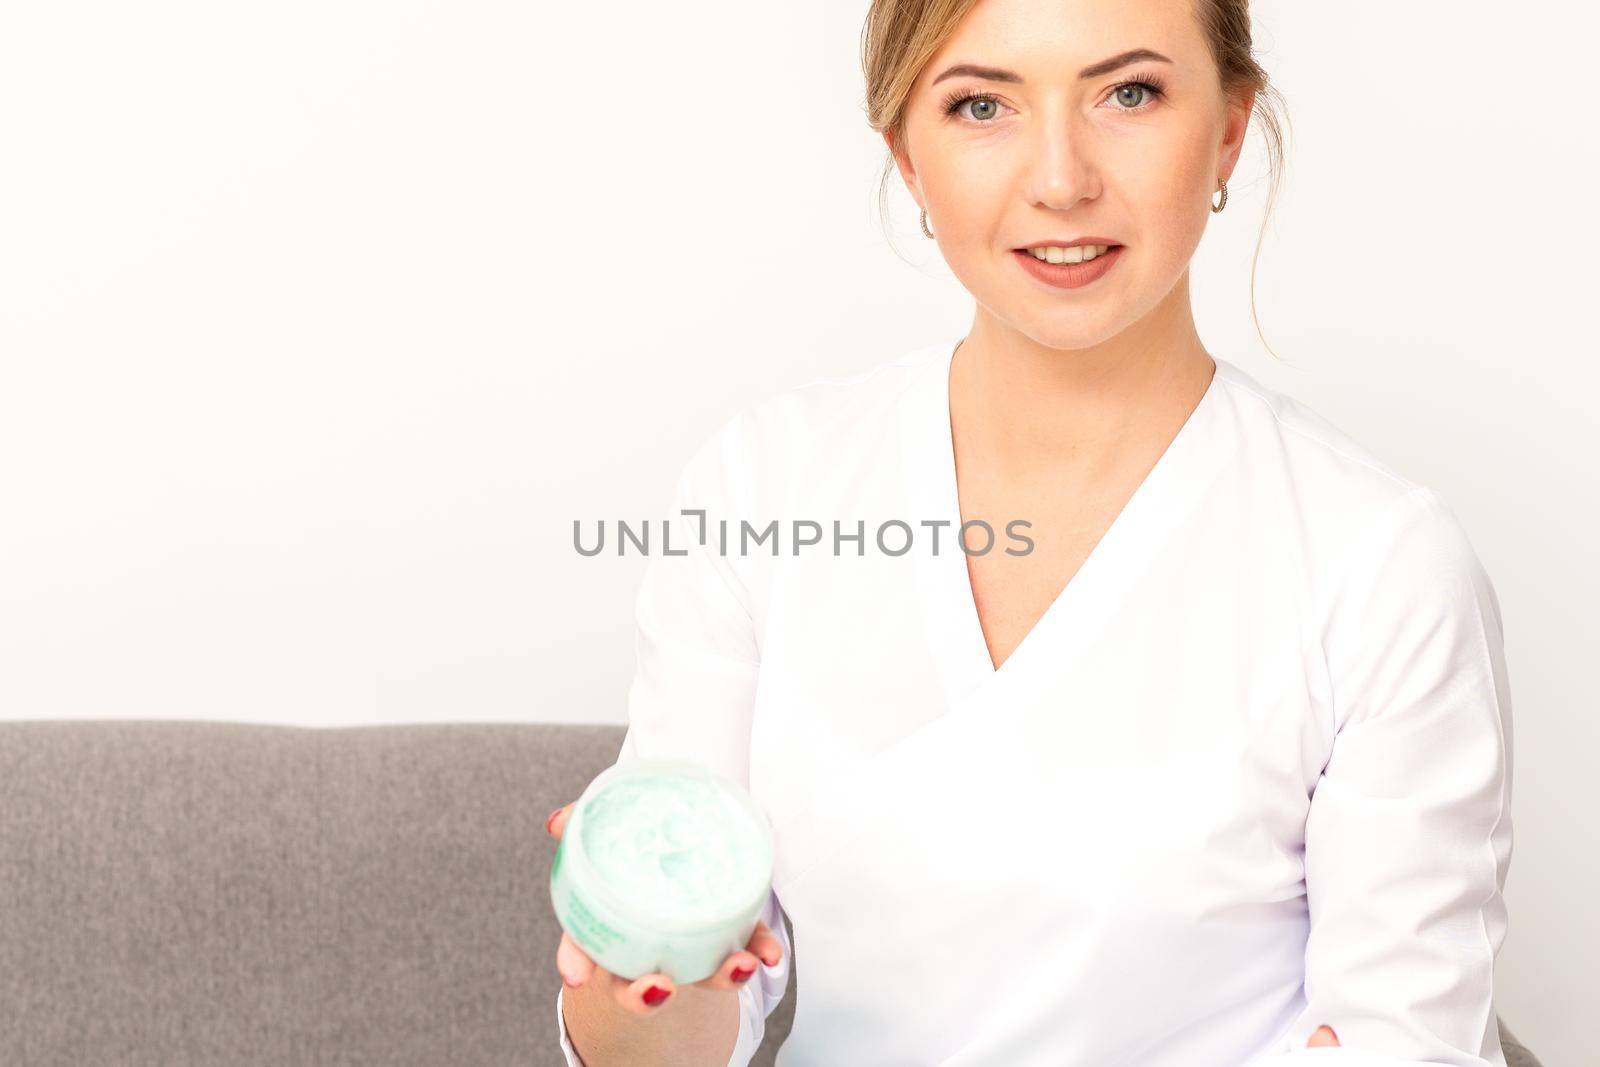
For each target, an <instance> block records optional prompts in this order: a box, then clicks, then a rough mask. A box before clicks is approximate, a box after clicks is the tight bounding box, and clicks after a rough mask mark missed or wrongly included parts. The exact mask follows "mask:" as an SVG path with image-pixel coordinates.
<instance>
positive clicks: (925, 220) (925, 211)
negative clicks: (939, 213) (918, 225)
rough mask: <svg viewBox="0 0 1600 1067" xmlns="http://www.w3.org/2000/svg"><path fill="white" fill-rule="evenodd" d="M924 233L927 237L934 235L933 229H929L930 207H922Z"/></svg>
mask: <svg viewBox="0 0 1600 1067" xmlns="http://www.w3.org/2000/svg"><path fill="white" fill-rule="evenodd" d="M922 233H923V235H924V236H926V237H932V236H933V231H932V230H930V229H928V209H927V208H923V209H922Z"/></svg>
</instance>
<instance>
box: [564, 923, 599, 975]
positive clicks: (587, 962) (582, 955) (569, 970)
mask: <svg viewBox="0 0 1600 1067" xmlns="http://www.w3.org/2000/svg"><path fill="white" fill-rule="evenodd" d="M556 970H557V971H559V972H560V974H561V980H562V981H563V982H565V983H566V984H567V985H569V986H571V987H573V988H574V989H576V988H577V987H578V986H581V985H582V984H583V983H585V982H587V981H588V980H589V979H590V977H591V976H592V975H593V974H594V971H595V964H594V960H592V959H590V958H589V955H588V953H586V952H584V951H583V949H581V948H579V947H578V944H577V942H575V941H573V940H572V938H571V937H570V936H569V935H568V934H567V932H566V931H565V930H563V931H562V932H561V944H559V945H557V946H556Z"/></svg>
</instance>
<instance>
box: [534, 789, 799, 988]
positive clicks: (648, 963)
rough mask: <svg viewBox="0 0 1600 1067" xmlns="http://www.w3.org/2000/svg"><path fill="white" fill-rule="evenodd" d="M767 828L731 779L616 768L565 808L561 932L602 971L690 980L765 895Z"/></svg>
mask: <svg viewBox="0 0 1600 1067" xmlns="http://www.w3.org/2000/svg"><path fill="white" fill-rule="evenodd" d="M772 859H773V844H772V831H771V829H770V827H769V826H768V824H767V819H766V816H765V815H764V814H763V813H762V812H761V809H760V808H758V807H757V806H756V803H755V801H754V800H753V799H752V798H751V797H750V794H749V793H748V792H747V791H746V790H745V789H744V788H743V787H741V786H740V785H739V784H738V783H737V782H734V781H732V780H731V779H729V778H727V777H726V776H724V775H721V774H717V773H715V772H713V771H711V770H709V769H707V768H705V767H703V766H701V765H700V764H697V763H692V762H688V761H683V760H655V759H650V760H644V759H634V760H626V761H624V762H622V763H617V764H614V765H612V766H610V767H608V768H606V769H605V770H604V771H602V772H600V774H599V775H597V776H596V777H595V779H594V780H593V781H592V782H590V783H589V785H588V787H587V788H586V789H584V791H583V795H582V796H580V797H579V798H578V802H577V803H576V804H574V805H573V807H572V811H571V812H570V813H569V814H568V816H567V823H566V826H565V827H564V828H563V829H562V831H561V839H560V841H559V842H558V844H557V845H556V855H555V859H554V860H553V861H552V863H551V866H550V898H551V901H552V903H553V904H554V905H555V911H556V919H557V921H559V922H560V923H561V928H562V929H563V930H565V931H566V932H567V934H568V935H569V936H570V937H571V938H572V940H573V941H575V942H576V943H577V945H578V947H579V948H581V949H583V951H584V952H586V953H587V954H588V955H589V958H590V959H592V960H594V961H595V962H596V963H598V964H599V965H600V966H602V967H604V968H605V969H606V970H608V971H611V972H612V973H613V974H617V975H620V976H622V977H623V978H628V979H633V978H637V977H638V976H640V975H642V974H649V973H651V972H653V971H659V972H660V973H662V974H665V975H667V976H669V977H670V978H671V979H672V980H673V981H674V982H677V983H679V984H680V985H682V984H687V983H690V982H698V981H700V980H701V979H703V978H707V977H709V976H711V975H712V974H714V973H716V970H717V968H718V967H720V966H721V965H722V961H723V960H725V959H727V958H728V955H729V954H730V953H733V952H737V951H739V950H740V949H742V948H744V947H745V945H746V944H748V943H749V941H750V935H751V934H752V933H753V932H754V931H755V928H756V921H757V919H758V918H759V917H760V914H761V910H762V908H763V907H764V906H765V904H766V902H767V894H768V893H769V892H770V891H771V888H772Z"/></svg>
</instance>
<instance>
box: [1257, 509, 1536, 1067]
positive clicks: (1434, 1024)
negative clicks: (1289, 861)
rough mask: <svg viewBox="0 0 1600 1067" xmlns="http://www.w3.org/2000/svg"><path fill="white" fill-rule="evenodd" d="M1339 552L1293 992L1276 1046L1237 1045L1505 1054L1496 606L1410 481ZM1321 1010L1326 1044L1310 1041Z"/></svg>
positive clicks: (1507, 706) (1421, 1059)
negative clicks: (1290, 1014) (1496, 987)
mask: <svg viewBox="0 0 1600 1067" xmlns="http://www.w3.org/2000/svg"><path fill="white" fill-rule="evenodd" d="M1349 559H1350V563H1349V564H1348V565H1347V567H1346V568H1345V570H1344V576H1343V579H1342V580H1337V588H1336V590H1335V592H1334V594H1333V595H1332V597H1331V598H1330V599H1329V601H1328V608H1327V612H1326V615H1325V617H1324V629H1323V632H1322V638H1323V644H1322V648H1323V652H1324V654H1325V656H1326V664H1327V669H1328V679H1329V682H1330V684H1331V692H1332V696H1333V707H1334V716H1333V719H1334V721H1333V722H1332V724H1330V725H1331V729H1332V730H1333V741H1332V744H1331V754H1330V755H1329V757H1328V761H1327V765H1326V767H1325V768H1324V770H1323V772H1322V776H1321V778H1320V779H1319V780H1318V782H1317V784H1316V786H1315V789H1314V791H1313V794H1312V797H1311V802H1310V809H1309V814H1308V816H1307V820H1306V828H1305V878H1306V894H1307V899H1308V905H1309V909H1310V922H1311V927H1310V935H1309V939H1308V941H1307V944H1306V974H1305V993H1306V1000H1307V1007H1306V1010H1305V1011H1304V1013H1303V1014H1301V1016H1300V1017H1299V1018H1298V1019H1296V1020H1295V1022H1294V1024H1293V1025H1292V1026H1291V1028H1290V1030H1289V1033H1288V1035H1287V1046H1288V1047H1287V1048H1283V1047H1282V1046H1281V1045H1280V1046H1279V1047H1278V1048H1276V1049H1274V1051H1273V1053H1272V1054H1270V1055H1268V1056H1266V1057H1263V1058H1260V1059H1258V1060H1256V1061H1252V1062H1253V1063H1259V1064H1260V1065H1261V1067H1268V1065H1281V1064H1283V1062H1284V1060H1285V1058H1286V1057H1299V1056H1302V1055H1304V1056H1312V1057H1320V1060H1321V1062H1324V1063H1327V1064H1328V1065H1329V1067H1413V1065H1417V1064H1453V1065H1457V1067H1503V1065H1504V1063H1505V1059H1504V1054H1503V1052H1502V1051H1501V1048H1500V1038H1499V1032H1498V1029H1497V1024H1496V1017H1495V1006H1494V996H1493V973H1494V961H1495V956H1496V954H1497V953H1498V952H1499V950H1500V946H1501V943H1502V942H1503V940H1504V939H1505V934H1506V909H1505V903H1504V901H1503V899H1502V896H1501V891H1502V890H1503V888H1504V886H1505V878H1506V870H1507V867H1508V865H1509V862H1510V858H1511V810H1510V805H1511V757H1512V740H1511V692H1510V687H1509V680H1508V676H1507V672H1506V663H1505V652H1504V633H1503V628H1502V625H1501V619H1500V604H1499V601H1498V598H1497V597H1496V595H1495V592H1494V587H1493V585H1492V584H1491V583H1490V580H1489V577H1488V575H1487V574H1486V573H1485V572H1484V569H1483V567H1482V565H1481V563H1480V562H1479V560H1478V558H1477V555H1476V553H1475V552H1474V551H1473V548H1472V545H1471V543H1470V542H1469V541H1468V539H1467V535H1466V533H1465V531H1464V530H1463V529H1462V527H1461V524H1460V522H1459V521H1458V520H1457V518H1456V517H1455V515H1454V513H1453V512H1452V511H1451V510H1450V509H1449V507H1448V505H1446V504H1445V503H1444V502H1443V501H1442V500H1441V499H1440V498H1439V497H1438V496H1437V495H1436V494H1435V493H1434V492H1433V491H1432V490H1430V489H1427V488H1426V487H1417V488H1414V489H1412V490H1411V491H1410V492H1409V493H1407V494H1406V495H1405V496H1404V497H1403V498H1401V499H1399V500H1397V501H1396V502H1395V503H1393V504H1391V505H1390V507H1389V509H1388V510H1387V511H1386V512H1385V514H1384V515H1383V517H1382V519H1381V520H1380V522H1379V524H1378V526H1377V528H1376V529H1374V530H1372V531H1370V532H1369V534H1368V535H1367V536H1365V537H1364V539H1363V540H1361V541H1360V542H1358V543H1357V544H1356V545H1355V546H1354V547H1353V549H1352V555H1351V556H1350V557H1349ZM1324 1024H1326V1025H1328V1026H1330V1027H1332V1028H1333V1029H1334V1031H1335V1032H1336V1033H1337V1034H1338V1038H1339V1042H1340V1045H1339V1047H1337V1048H1333V1047H1326V1048H1315V1049H1307V1048H1306V1047H1305V1046H1306V1041H1307V1039H1308V1038H1309V1037H1310V1036H1311V1034H1312V1033H1313V1032H1314V1031H1315V1030H1316V1029H1317V1028H1318V1027H1319V1026H1322V1025H1324ZM1293 1062H1300V1061H1299V1060H1298V1059H1296V1060H1295V1061H1293Z"/></svg>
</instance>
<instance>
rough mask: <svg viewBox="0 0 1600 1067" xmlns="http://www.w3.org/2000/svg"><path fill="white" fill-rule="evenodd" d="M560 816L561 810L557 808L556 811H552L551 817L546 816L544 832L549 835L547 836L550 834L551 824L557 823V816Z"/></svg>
mask: <svg viewBox="0 0 1600 1067" xmlns="http://www.w3.org/2000/svg"><path fill="white" fill-rule="evenodd" d="M560 814H561V809H560V808H557V809H556V810H555V811H552V812H551V813H550V814H549V815H546V816H545V819H544V832H545V833H547V834H548V833H550V824H551V823H553V822H555V821H556V816H557V815H560Z"/></svg>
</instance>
